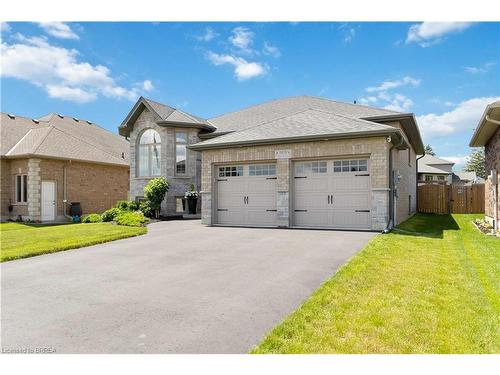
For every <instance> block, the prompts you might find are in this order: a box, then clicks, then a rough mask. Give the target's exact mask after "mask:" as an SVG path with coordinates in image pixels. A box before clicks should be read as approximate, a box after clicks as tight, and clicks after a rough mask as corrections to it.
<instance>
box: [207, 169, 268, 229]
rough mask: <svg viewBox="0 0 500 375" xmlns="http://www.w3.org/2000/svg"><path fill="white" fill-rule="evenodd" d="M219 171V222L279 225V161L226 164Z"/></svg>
mask: <svg viewBox="0 0 500 375" xmlns="http://www.w3.org/2000/svg"><path fill="white" fill-rule="evenodd" d="M216 173H217V224H223V225H248V226H275V225H276V164H250V165H248V164H247V165H224V166H220V167H217V168H216Z"/></svg>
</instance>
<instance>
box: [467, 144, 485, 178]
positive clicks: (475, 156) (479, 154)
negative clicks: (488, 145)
mask: <svg viewBox="0 0 500 375" xmlns="http://www.w3.org/2000/svg"><path fill="white" fill-rule="evenodd" d="M464 171H466V172H476V175H477V176H478V177H482V178H486V168H485V163H484V148H480V149H476V150H473V151H472V152H471V154H470V155H469V156H468V157H467V163H466V164H465V168H464Z"/></svg>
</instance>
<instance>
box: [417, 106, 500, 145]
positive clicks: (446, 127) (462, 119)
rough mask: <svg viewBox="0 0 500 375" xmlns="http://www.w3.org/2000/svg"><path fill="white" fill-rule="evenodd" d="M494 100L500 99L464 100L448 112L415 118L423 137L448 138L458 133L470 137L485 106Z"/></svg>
mask: <svg viewBox="0 0 500 375" xmlns="http://www.w3.org/2000/svg"><path fill="white" fill-rule="evenodd" d="M496 100H500V97H481V98H473V99H469V100H465V101H463V102H461V103H459V104H458V105H457V106H456V107H455V108H453V109H452V110H450V111H448V112H444V113H442V114H435V113H429V114H426V115H421V116H417V121H418V124H419V127H420V130H421V131H422V134H423V136H424V137H430V136H436V137H440V136H448V135H451V134H456V133H460V132H466V133H469V134H471V135H472V132H473V131H474V129H475V127H476V126H477V124H478V122H479V119H480V118H481V115H482V114H483V112H484V109H485V108H486V106H487V105H488V104H490V103H492V102H494V101H496Z"/></svg>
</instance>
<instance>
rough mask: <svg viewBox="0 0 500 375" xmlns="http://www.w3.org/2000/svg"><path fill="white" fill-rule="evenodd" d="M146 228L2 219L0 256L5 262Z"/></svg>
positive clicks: (127, 234)
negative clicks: (7, 220)
mask: <svg viewBox="0 0 500 375" xmlns="http://www.w3.org/2000/svg"><path fill="white" fill-rule="evenodd" d="M146 232H147V229H146V228H145V227H126V226H121V225H113V224H111V223H97V224H64V225H40V224H38V225H36V224H23V223H1V224H0V252H1V258H0V259H1V261H2V262H5V261H7V260H12V259H18V258H26V257H30V256H34V255H40V254H46V253H53V252H56V251H61V250H68V249H75V248H78V247H83V246H89V245H95V244H98V243H103V242H108V241H113V240H117V239H120V238H126V237H132V236H138V235H140V234H144V233H146Z"/></svg>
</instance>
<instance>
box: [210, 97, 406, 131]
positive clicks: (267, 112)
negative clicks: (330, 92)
mask: <svg viewBox="0 0 500 375" xmlns="http://www.w3.org/2000/svg"><path fill="white" fill-rule="evenodd" d="M306 109H317V110H323V111H327V112H331V113H335V114H337V115H341V116H346V117H351V118H356V119H361V118H365V117H376V116H390V115H397V114H399V112H395V111H391V110H387V109H382V108H373V107H368V106H364V105H360V104H351V103H343V102H337V101H335V100H331V99H324V98H316V97H312V96H296V97H289V98H282V99H276V100H273V101H270V102H266V103H262V104H258V105H255V106H252V107H249V108H245V109H242V110H240V111H237V112H230V113H227V114H224V115H221V116H217V117H214V118H211V119H209V120H208V122H209V123H210V124H212V125H214V126H216V127H217V130H216V131H215V133H214V134H217V133H226V132H230V131H239V130H243V129H246V128H249V127H252V126H256V125H260V124H263V123H266V122H269V121H272V120H275V119H278V118H281V117H284V116H289V115H292V114H294V113H297V112H298V111H303V110H306Z"/></svg>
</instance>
